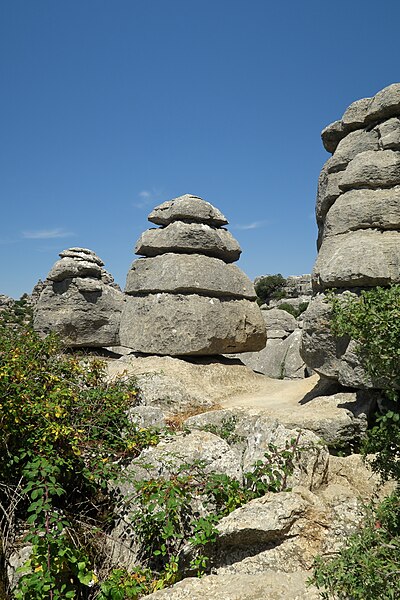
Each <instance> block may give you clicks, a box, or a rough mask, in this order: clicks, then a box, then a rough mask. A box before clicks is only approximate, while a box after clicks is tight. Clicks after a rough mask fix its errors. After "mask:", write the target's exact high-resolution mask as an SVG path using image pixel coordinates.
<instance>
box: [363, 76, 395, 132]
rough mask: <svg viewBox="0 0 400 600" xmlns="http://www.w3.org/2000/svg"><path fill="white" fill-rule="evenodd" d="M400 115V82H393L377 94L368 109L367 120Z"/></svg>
mask: <svg viewBox="0 0 400 600" xmlns="http://www.w3.org/2000/svg"><path fill="white" fill-rule="evenodd" d="M398 115H400V83H393V84H392V85H389V86H387V87H385V88H384V89H383V90H381V91H380V92H378V93H377V94H375V96H374V97H373V98H372V99H371V103H370V105H369V107H368V111H367V117H366V120H367V122H371V121H378V120H380V119H388V118H389V117H395V116H398Z"/></svg>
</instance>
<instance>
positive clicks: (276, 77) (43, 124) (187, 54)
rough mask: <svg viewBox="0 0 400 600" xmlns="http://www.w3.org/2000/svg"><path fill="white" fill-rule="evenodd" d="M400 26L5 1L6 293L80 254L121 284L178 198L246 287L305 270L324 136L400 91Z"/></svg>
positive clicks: (191, 4) (216, 2) (212, 9)
mask: <svg viewBox="0 0 400 600" xmlns="http://www.w3.org/2000/svg"><path fill="white" fill-rule="evenodd" d="M399 22H400V3H399V2H398V0H382V2H380V3H379V5H377V4H376V3H375V2H374V3H373V2H372V1H370V0H364V1H359V0H354V1H351V0H350V1H349V0H347V1H343V0H335V1H334V2H324V1H323V0H318V1H317V0H304V1H301V0H290V1H289V0H287V1H282V2H276V1H274V2H270V1H269V0H246V1H245V0H201V1H195V0H68V1H67V0H57V1H55V0H0V82H1V94H0V199H1V212H2V218H1V222H0V252H1V263H0V264H1V266H0V293H3V294H8V295H11V296H14V297H19V296H20V295H21V294H22V293H23V292H24V291H27V292H29V291H31V289H32V287H33V285H34V284H35V283H36V281H37V280H38V279H39V278H42V279H43V278H45V277H46V275H47V273H48V271H49V270H50V267H51V266H52V264H53V263H54V262H55V261H56V260H57V258H58V256H57V255H58V252H60V251H61V250H63V249H64V248H67V247H70V246H84V247H88V248H91V249H92V250H95V251H96V252H97V253H98V254H99V256H100V257H101V258H102V259H103V260H104V262H105V264H106V268H107V269H108V270H109V271H110V272H111V273H112V274H113V275H114V277H115V279H116V280H117V281H118V282H119V283H120V284H121V285H122V286H123V285H124V283H125V276H126V273H127V271H128V269H129V266H130V264H131V262H132V260H133V258H134V254H133V246H134V244H135V242H136V240H137V238H138V237H139V235H140V233H141V232H142V231H143V230H144V229H146V228H147V226H148V223H147V215H148V213H149V212H150V210H151V209H152V208H153V207H154V206H155V205H156V204H159V203H160V202H163V201H164V200H168V199H170V198H173V197H175V196H179V195H181V194H184V193H192V194H195V195H199V196H201V197H203V198H204V199H206V200H208V201H209V202H211V203H212V204H215V205H216V206H217V207H218V208H219V209H220V210H222V212H223V213H224V214H225V215H226V217H227V218H228V220H229V222H230V225H229V228H230V230H231V231H232V233H233V235H235V237H236V238H237V239H238V240H239V242H240V244H241V246H242V249H243V254H242V258H241V259H240V262H239V265H240V266H241V267H242V269H243V270H244V271H245V272H246V273H247V274H248V275H249V276H250V277H251V278H253V277H255V276H256V275H260V274H266V273H277V272H281V273H282V274H283V275H290V274H302V273H306V272H310V270H311V268H312V265H313V262H314V259H315V254H316V251H315V238H316V227H315V221H314V203H315V191H316V184H317V178H318V174H319V171H320V168H321V166H322V164H323V163H324V162H325V160H326V159H327V158H328V154H327V153H326V152H325V150H324V149H323V147H322V144H321V141H320V131H321V130H322V128H323V127H325V125H327V124H328V123H330V122H331V121H334V120H336V119H337V118H340V116H341V115H342V113H343V111H344V110H345V108H346V107H347V106H348V105H349V104H350V103H351V102H353V101H354V100H356V99H358V98H362V97H365V96H371V95H373V94H375V93H376V92H377V91H378V90H379V89H381V88H383V87H385V86H386V85H389V84H390V83H393V82H396V81H400V72H399V69H400V67H399V44H398V39H399Z"/></svg>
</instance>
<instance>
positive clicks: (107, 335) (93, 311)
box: [33, 248, 124, 348]
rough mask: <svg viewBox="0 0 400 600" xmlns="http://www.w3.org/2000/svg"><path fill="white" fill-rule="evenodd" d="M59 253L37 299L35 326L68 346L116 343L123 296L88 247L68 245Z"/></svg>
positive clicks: (99, 345) (94, 345)
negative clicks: (57, 335)
mask: <svg viewBox="0 0 400 600" xmlns="http://www.w3.org/2000/svg"><path fill="white" fill-rule="evenodd" d="M59 256H60V257H61V260H58V261H57V262H56V263H55V264H54V266H53V267H52V269H51V270H50V273H49V274H48V276H47V279H46V281H45V282H44V287H43V290H42V292H41V294H40V296H39V299H38V301H37V304H36V307H35V312H34V325H33V326H34V329H35V330H36V331H38V332H39V333H40V334H42V335H47V334H48V333H50V331H54V332H56V333H58V334H59V336H60V338H61V339H62V341H63V343H64V344H65V345H66V346H68V347H71V348H74V347H84V346H89V347H102V346H113V345H118V343H119V335H118V331H119V321H120V316H121V311H122V306H123V304H124V295H123V293H122V292H121V291H120V289H119V287H118V286H117V285H116V284H115V283H114V280H113V278H112V276H111V275H110V274H109V273H108V272H107V271H106V270H105V269H104V268H103V264H104V263H103V261H102V260H101V259H100V258H99V257H98V256H97V255H96V254H95V253H94V252H93V251H92V250H88V249H87V248H69V249H67V250H64V251H63V252H60V255H59Z"/></svg>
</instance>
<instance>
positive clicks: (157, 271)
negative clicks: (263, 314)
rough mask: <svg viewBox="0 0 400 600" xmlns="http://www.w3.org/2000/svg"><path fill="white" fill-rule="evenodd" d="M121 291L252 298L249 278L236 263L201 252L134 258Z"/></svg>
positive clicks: (254, 294) (254, 295) (252, 291)
mask: <svg viewBox="0 0 400 600" xmlns="http://www.w3.org/2000/svg"><path fill="white" fill-rule="evenodd" d="M125 292H126V293H127V294H130V295H134V294H149V293H152V294H154V293H157V292H169V293H172V294H201V295H207V296H218V297H219V296H222V297H224V296H225V297H226V296H230V297H233V298H247V299H249V300H255V298H256V293H255V290H254V286H253V284H252V282H251V281H250V279H249V278H248V277H247V276H246V275H245V274H244V273H243V271H241V270H240V269H239V267H237V266H236V265H232V264H229V265H227V264H226V263H224V262H223V261H222V260H220V259H219V258H213V257H211V256H204V255H201V254H173V253H170V252H169V253H167V254H162V255H160V256H155V257H154V258H139V259H138V260H135V261H134V263H133V264H132V267H131V269H130V271H129V273H128V277H127V280H126V287H125Z"/></svg>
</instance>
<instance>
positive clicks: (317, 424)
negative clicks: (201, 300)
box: [107, 356, 372, 444]
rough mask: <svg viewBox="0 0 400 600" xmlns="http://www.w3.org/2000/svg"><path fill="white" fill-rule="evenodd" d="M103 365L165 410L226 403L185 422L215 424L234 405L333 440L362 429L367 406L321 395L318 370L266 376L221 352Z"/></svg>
mask: <svg viewBox="0 0 400 600" xmlns="http://www.w3.org/2000/svg"><path fill="white" fill-rule="evenodd" d="M107 371H108V374H109V376H110V377H111V378H114V377H116V376H118V375H121V374H123V373H125V374H127V375H133V376H136V377H137V380H138V384H139V387H142V386H144V387H143V389H144V391H143V392H142V402H143V403H144V404H146V405H151V406H161V407H162V408H163V409H164V410H165V411H166V412H167V413H170V414H171V413H173V414H177V413H178V414H179V413H187V414H190V413H191V412H192V414H193V413H197V412H201V410H203V411H205V410H209V409H210V408H213V407H214V409H215V407H219V408H220V409H221V408H224V409H227V410H226V411H224V410H222V411H215V410H213V411H212V412H207V413H205V416H204V418H203V419H200V417H199V418H197V417H196V418H193V419H195V420H194V421H191V422H190V426H191V427H193V426H194V425H195V423H197V424H198V426H200V427H202V426H203V425H206V424H208V423H210V424H213V425H215V426H217V427H218V426H220V424H221V423H222V422H223V421H224V420H225V421H226V420H229V418H230V417H231V416H234V414H235V411H236V410H239V411H245V414H246V415H248V416H249V418H250V420H254V419H257V418H258V417H260V418H266V417H271V418H273V419H277V420H278V421H279V422H280V423H282V424H283V425H284V426H285V427H288V428H296V427H302V428H304V429H308V430H310V431H313V432H314V433H316V435H318V436H319V437H322V438H323V439H324V440H326V442H328V443H332V444H334V443H336V442H348V441H349V439H350V438H351V436H353V437H354V436H356V437H357V436H358V437H360V436H361V435H363V433H364V431H365V427H366V419H367V415H368V414H369V412H370V410H371V407H372V404H371V403H368V402H367V403H366V402H365V400H363V399H361V398H360V399H359V400H358V399H357V397H356V394H345V395H342V394H336V395H333V396H323V395H321V394H324V391H323V390H321V391H318V388H317V384H318V382H319V377H318V375H313V376H312V377H308V378H307V379H299V380H279V379H270V378H269V377H266V376H265V375H261V374H258V373H254V372H253V371H252V370H251V369H249V368H248V367H246V366H245V365H243V364H241V363H240V362H239V361H233V360H231V361H230V360H228V359H223V358H220V359H214V360H209V361H207V360H206V359H196V358H194V359H192V360H184V359H179V358H171V357H158V356H148V357H136V356H125V357H123V358H121V359H119V360H109V361H108V362H107ZM153 380H154V381H155V385H154V386H153V387H154V390H153V387H152V386H151V381H153ZM153 392H154V393H153ZM231 410H232V411H233V413H232V414H231V412H230V411H231ZM240 414H241V413H240ZM199 419H200V420H199ZM240 419H242V416H240ZM188 425H189V423H188Z"/></svg>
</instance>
